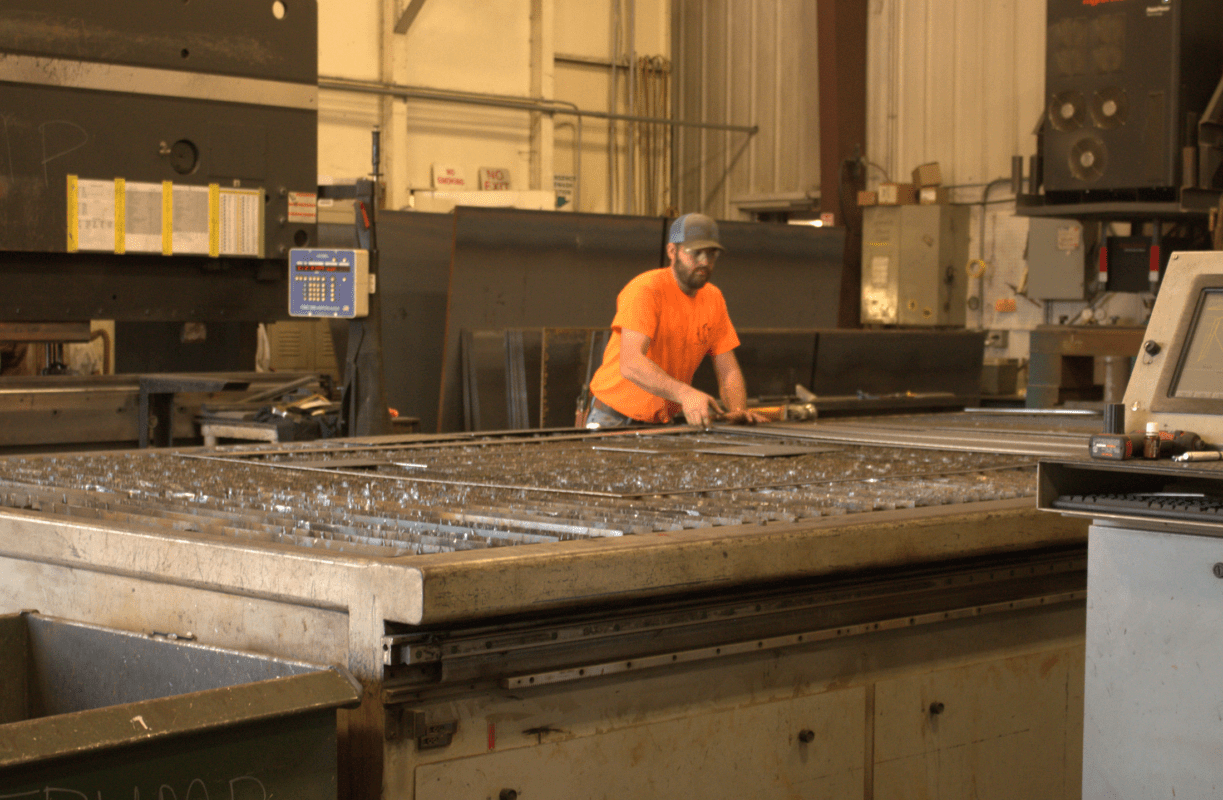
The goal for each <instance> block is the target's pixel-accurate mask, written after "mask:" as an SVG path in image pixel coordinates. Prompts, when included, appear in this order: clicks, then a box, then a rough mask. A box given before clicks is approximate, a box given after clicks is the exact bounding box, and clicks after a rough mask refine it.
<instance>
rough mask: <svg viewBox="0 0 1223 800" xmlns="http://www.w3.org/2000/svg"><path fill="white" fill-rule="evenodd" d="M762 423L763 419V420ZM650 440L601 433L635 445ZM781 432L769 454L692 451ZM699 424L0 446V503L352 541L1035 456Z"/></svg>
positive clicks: (939, 487) (998, 481)
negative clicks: (64, 447)
mask: <svg viewBox="0 0 1223 800" xmlns="http://www.w3.org/2000/svg"><path fill="white" fill-rule="evenodd" d="M761 433H763V431H762V432H761ZM647 442H648V445H649V451H647V452H629V451H610V450H607V449H604V448H605V447H606V446H608V445H613V444H614V445H630V444H638V445H640V444H645V443H647ZM753 445H755V446H766V445H767V446H770V447H774V446H778V445H789V446H790V448H791V449H792V450H794V449H796V450H802V449H808V450H809V451H810V452H806V453H804V454H799V455H790V456H787V457H778V458H761V457H758V456H755V457H744V456H735V455H730V454H727V453H711V452H699V451H698V448H699V449H703V450H705V451H708V450H709V449H715V450H716V449H719V448H728V447H729V448H734V447H743V446H753ZM812 445H813V443H812V442H811V441H810V440H806V439H801V438H792V439H786V438H781V437H779V436H778V435H773V436H768V437H765V436H758V435H752V434H746V433H743V432H738V431H736V432H729V431H725V430H722V431H719V430H713V431H708V432H692V431H690V430H682V429H670V430H667V431H660V432H648V433H639V434H638V433H629V434H623V433H620V434H610V435H602V436H589V435H581V434H576V435H575V434H556V435H543V436H537V437H534V438H530V439H527V438H524V437H521V436H519V437H513V436H490V437H482V438H468V437H460V438H454V437H451V438H446V439H442V440H435V441H431V440H428V439H421V440H417V441H411V442H407V441H405V442H402V443H388V444H367V445H362V444H358V443H354V442H347V443H327V444H310V445H295V446H290V447H285V446H281V447H279V448H277V447H275V446H255V447H252V446H247V447H242V448H226V449H222V450H211V451H209V450H196V451H164V450H150V451H141V452H135V453H126V454H75V455H57V456H39V457H34V456H29V457H20V458H17V457H15V458H11V459H8V460H7V461H6V462H5V464H4V469H3V478H2V479H0V505H4V506H8V507H10V508H16V509H31V510H36V511H42V512H51V513H55V514H60V515H66V516H69V517H76V518H85V519H89V520H106V521H111V522H119V523H123V524H126V525H135V526H138V527H139V528H141V529H152V530H166V531H175V532H183V531H186V532H198V533H202V534H210V535H220V536H227V537H235V538H238V539H242V540H247V541H250V540H254V541H263V542H275V543H279V544H287V545H293V546H300V547H311V548H325V549H327V550H330V551H338V552H347V553H352V554H359V555H366V556H400V555H407V554H426V553H437V552H450V551H457V550H472V549H479V548H491V547H499V546H505V545H519V544H533V543H543V542H555V541H560V540H567V539H586V538H595V537H608V536H621V535H625V534H641V533H650V532H659V531H675V530H683V529H697V528H707V527H712V526H740V525H761V524H766V523H776V522H796V521H802V520H816V519H821V518H830V517H842V516H847V515H855V514H864V513H867V512H874V511H881V510H894V509H906V508H908V509H914V508H923V507H937V506H948V505H957V504H966V503H974V502H982V501H992V500H1004V499H1011V498H1019V497H1028V496H1032V495H1033V494H1034V491H1035V481H1034V476H1035V469H1036V459H1035V458H1034V457H1032V456H1028V455H1017V454H1001V453H997V452H993V453H985V452H960V451H939V450H935V449H909V448H900V447H880V446H878V445H852V444H846V445H840V446H838V447H836V448H831V449H830V448H827V447H813V446H812Z"/></svg>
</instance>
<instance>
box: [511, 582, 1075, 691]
mask: <svg viewBox="0 0 1223 800" xmlns="http://www.w3.org/2000/svg"><path fill="white" fill-rule="evenodd" d="M1086 599H1087V591H1086V590H1085V589H1083V590H1072V591H1067V592H1057V593H1054V594H1048V595H1040V596H1037V597H1027V598H1020V599H1018V600H1003V601H1001V602H997V603H985V604H981V605H973V606H967V607H963V608H955V609H949V610H946V611H933V612H928V613H924V614H912V615H909V614H905V615H903V616H900V617H892V618H890V619H883V620H878V621H873V622H862V623H858V624H852V625H840V626H836V627H831V628H819V629H816V630H809V631H803V632H802V633H791V634H784V635H781V636H770V637H764V638H759V639H757V638H752V639H748V640H746V641H738V642H729V643H727V644H721V645H717V646H709V647H698V648H694V649H690V650H681V651H677V652H672V653H658V654H654V655H647V656H638V657H635V658H631V659H625V660H616V661H604V662H600V663H593V664H586V665H583V666H575V667H568V668H565V669H555V670H546V671H542V672H535V673H526V674H519V675H512V676H508V677H506V678H502V679H501V687H502V688H503V689H527V688H531V687H535V686H548V685H551V684H557V683H569V682H572V681H578V680H589V679H591V678H599V677H603V676H607V675H618V674H621V673H625V672H633V671H639V670H642V669H648V668H651V667H663V666H671V665H676V664H690V663H693V662H697V661H707V660H710V659H715V658H726V657H728V656H735V655H742V654H745V653H760V652H764V651H767V650H778V649H781V648H787V647H796V646H800V645H810V644H814V643H817V642H825V641H829V640H831V639H844V638H846V637H849V636H861V635H863V634H868V633H879V632H881V631H894V630H901V629H904V628H913V627H916V626H918V625H931V624H934V623H940V622H950V621H952V620H960V619H971V618H974V617H982V616H986V615H989V614H998V613H1003V612H1013V611H1022V610H1024V609H1028V608H1039V607H1042V606H1053V605H1057V604H1059V603H1072V602H1077V601H1082V600H1086Z"/></svg>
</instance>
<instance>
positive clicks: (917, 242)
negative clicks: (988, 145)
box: [862, 205, 969, 327]
mask: <svg viewBox="0 0 1223 800" xmlns="http://www.w3.org/2000/svg"><path fill="white" fill-rule="evenodd" d="M863 211H864V212H865V213H864V214H863V224H862V321H863V322H864V323H868V324H876V325H909V326H928V327H934V326H956V325H963V324H964V315H965V311H964V303H965V297H966V293H967V283H968V275H967V272H966V267H967V265H968V220H969V209H968V208H967V207H966V206H949V205H905V206H870V207H868V208H865V209H863Z"/></svg>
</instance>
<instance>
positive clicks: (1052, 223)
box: [1027, 217, 1095, 300]
mask: <svg viewBox="0 0 1223 800" xmlns="http://www.w3.org/2000/svg"><path fill="white" fill-rule="evenodd" d="M1094 244H1095V226H1094V225H1091V226H1087V225H1084V224H1083V223H1082V222H1081V221H1080V220H1077V219H1051V218H1046V217H1033V218H1031V219H1030V220H1029V222H1028V291H1027V294H1028V297H1032V298H1034V299H1037V300H1082V299H1083V298H1085V297H1086V296H1087V282H1088V269H1089V267H1088V263H1087V252H1088V250H1090V249H1091V247H1093V246H1094Z"/></svg>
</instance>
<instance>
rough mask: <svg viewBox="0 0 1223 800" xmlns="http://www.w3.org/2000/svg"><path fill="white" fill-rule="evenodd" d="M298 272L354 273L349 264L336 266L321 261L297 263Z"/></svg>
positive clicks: (332, 263)
mask: <svg viewBox="0 0 1223 800" xmlns="http://www.w3.org/2000/svg"><path fill="white" fill-rule="evenodd" d="M297 271H298V272H352V267H351V266H350V265H348V264H336V263H334V262H326V263H324V262H321V261H299V262H298V263H297Z"/></svg>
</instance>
